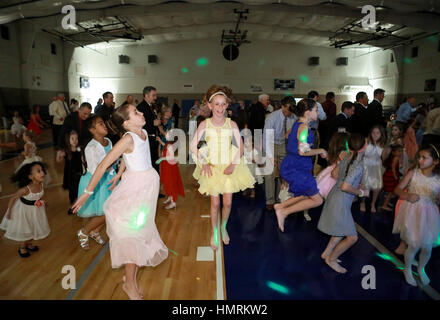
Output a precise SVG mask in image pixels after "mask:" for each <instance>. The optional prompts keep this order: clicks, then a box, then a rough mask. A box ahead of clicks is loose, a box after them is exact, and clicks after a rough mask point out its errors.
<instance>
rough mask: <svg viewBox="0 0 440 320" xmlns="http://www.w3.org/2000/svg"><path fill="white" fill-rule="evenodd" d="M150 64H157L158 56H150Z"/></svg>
mask: <svg viewBox="0 0 440 320" xmlns="http://www.w3.org/2000/svg"><path fill="white" fill-rule="evenodd" d="M148 63H157V56H156V55H148Z"/></svg>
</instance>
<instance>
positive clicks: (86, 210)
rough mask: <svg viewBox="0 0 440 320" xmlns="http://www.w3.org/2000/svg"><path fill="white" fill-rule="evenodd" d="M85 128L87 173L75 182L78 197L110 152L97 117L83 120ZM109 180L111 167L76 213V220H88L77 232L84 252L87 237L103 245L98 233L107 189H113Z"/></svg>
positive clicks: (103, 219) (112, 177)
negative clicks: (87, 137)
mask: <svg viewBox="0 0 440 320" xmlns="http://www.w3.org/2000/svg"><path fill="white" fill-rule="evenodd" d="M87 128H88V130H89V132H90V133H91V134H92V136H93V139H92V140H90V142H89V143H88V144H87V146H86V148H85V150H84V153H85V160H86V163H87V172H86V174H85V175H83V176H82V177H81V180H80V181H79V187H78V194H82V193H83V192H84V190H85V189H86V188H87V185H88V184H89V182H90V180H91V179H92V175H93V173H94V172H95V170H96V168H97V167H98V165H99V164H100V163H101V161H102V160H103V159H104V158H105V156H106V155H107V154H108V153H109V152H110V150H111V149H112V142H111V141H110V139H108V138H106V137H105V136H106V135H107V134H108V131H107V127H106V125H105V123H104V120H102V118H101V117H98V116H92V117H90V118H89V119H87ZM113 181H118V180H117V177H116V174H115V170H114V168H113V166H112V167H110V168H109V169H108V170H107V171H106V172H105V174H104V176H103V178H102V179H101V180H100V181H99V183H98V185H97V186H96V189H95V192H94V193H93V195H91V196H90V197H89V199H87V202H86V203H85V204H84V205H83V206H82V207H81V208H80V209H79V210H78V216H79V217H81V218H92V219H91V220H90V222H89V223H87V225H86V226H85V227H84V228H82V229H80V230H79V231H78V233H77V235H78V240H79V243H80V245H81V247H82V248H83V249H84V250H89V249H90V247H89V237H90V238H92V239H93V240H95V241H96V242H97V243H98V244H100V245H104V244H105V241H104V240H103V239H102V237H101V235H100V233H99V232H100V230H101V229H102V227H103V226H104V223H105V216H104V210H103V205H104V202H105V201H106V200H107V198H108V197H109V196H110V193H111V190H112V189H113V188H114V187H115V183H113V184H111V183H112V182H113ZM110 184H111V185H110Z"/></svg>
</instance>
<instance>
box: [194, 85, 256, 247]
mask: <svg viewBox="0 0 440 320" xmlns="http://www.w3.org/2000/svg"><path fill="white" fill-rule="evenodd" d="M231 93H232V92H231V90H230V89H229V88H227V87H223V86H218V85H213V86H211V87H210V88H209V89H208V91H207V92H206V95H205V97H204V99H203V102H204V103H207V104H208V106H209V109H210V110H211V111H212V117H210V118H208V119H206V120H204V121H202V122H201V123H200V125H199V126H198V128H197V132H196V135H195V137H194V138H193V140H192V141H191V145H190V149H191V152H192V155H193V157H194V158H195V159H194V160H195V161H196V163H197V166H196V169H195V171H194V174H193V177H194V178H195V179H197V180H198V182H199V184H200V187H199V192H200V193H202V194H206V195H209V196H211V225H212V235H211V241H210V244H211V247H212V249H213V250H217V248H218V246H219V241H218V228H217V218H218V212H219V210H220V195H223V210H222V215H221V234H222V239H223V243H224V244H226V245H227V244H229V241H230V239H229V235H228V232H227V231H226V224H227V222H228V218H229V214H230V213H231V204H232V194H233V193H235V192H239V191H243V190H246V189H247V188H253V185H254V184H255V179H254V177H253V176H252V174H251V172H250V171H249V169H248V167H247V166H246V164H245V162H244V159H243V157H242V155H243V151H244V150H243V141H242V139H241V136H240V132H239V131H238V127H237V124H236V123H235V122H234V121H231V119H230V118H225V110H226V108H227V106H228V100H229V97H230V95H231ZM204 133H206V137H205V140H206V143H207V147H206V150H207V156H206V157H205V156H204V155H203V153H202V152H201V150H199V149H197V144H198V143H199V141H200V139H201V138H202V136H203V134H204ZM232 137H234V139H235V141H236V144H237V145H239V148H237V147H235V146H234V145H232ZM201 149H204V148H201Z"/></svg>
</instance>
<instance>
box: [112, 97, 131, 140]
mask: <svg viewBox="0 0 440 320" xmlns="http://www.w3.org/2000/svg"><path fill="white" fill-rule="evenodd" d="M129 106H130V104H124V105H123V106H120V107H119V108H117V109H116V110H115V111H113V113H112V115H111V117H110V119H109V120H108V121H107V122H106V125H107V128H108V129H109V130H110V132H111V133H112V134H117V135H119V134H124V133H125V132H127V130H126V129H125V128H124V121H126V120H128V119H129V118H130V116H129V114H128V107H129Z"/></svg>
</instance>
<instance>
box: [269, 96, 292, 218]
mask: <svg viewBox="0 0 440 320" xmlns="http://www.w3.org/2000/svg"><path fill="white" fill-rule="evenodd" d="M294 107H295V99H294V98H293V97H291V96H288V97H284V98H283V99H282V100H281V109H278V110H276V111H274V112H272V113H271V114H269V115H268V116H267V118H266V120H265V122H264V134H263V150H264V151H265V152H266V157H267V158H268V159H270V161H271V162H272V163H273V164H274V168H273V171H272V172H271V173H270V174H269V175H267V176H265V177H264V178H265V179H264V180H265V182H264V184H265V191H266V209H267V210H273V206H274V204H275V200H276V198H277V197H276V195H277V194H278V192H279V190H280V185H281V179H280V178H278V183H277V188H276V187H275V178H276V171H277V169H276V168H277V167H278V168H279V166H280V165H281V162H282V161H283V159H284V157H285V156H286V146H287V138H286V134H287V132H288V131H289V130H290V129H291V128H292V126H293V124H294V123H295V121H296V120H297V118H296V116H295V115H294V114H293V112H292V111H293V108H294ZM269 130H271V131H269ZM270 137H273V141H269V146H266V141H267V139H270ZM271 142H272V143H273V146H272V144H271ZM266 148H267V149H266ZM272 148H273V149H272Z"/></svg>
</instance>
